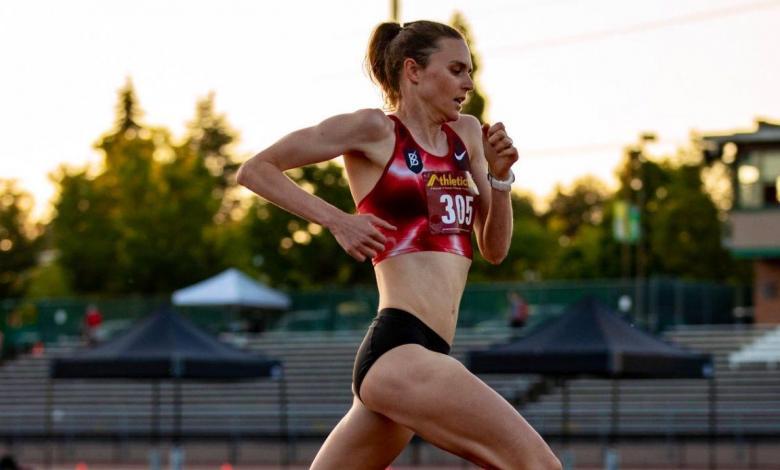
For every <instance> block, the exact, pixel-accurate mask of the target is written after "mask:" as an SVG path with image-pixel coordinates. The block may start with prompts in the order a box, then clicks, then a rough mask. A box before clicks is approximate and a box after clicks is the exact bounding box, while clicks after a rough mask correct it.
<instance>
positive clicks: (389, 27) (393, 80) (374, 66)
mask: <svg viewBox="0 0 780 470" xmlns="http://www.w3.org/2000/svg"><path fill="white" fill-rule="evenodd" d="M402 30H403V28H402V27H401V25H400V24H398V23H382V24H380V25H379V26H377V27H376V28H375V29H374V33H373V34H372V35H371V40H370V41H369V42H368V52H367V53H366V68H367V69H368V73H369V76H370V77H371V80H372V81H373V82H374V83H376V84H377V85H379V87H380V88H381V89H382V91H383V93H384V95H385V101H386V102H387V103H388V104H389V105H391V106H394V105H395V104H397V102H398V98H399V96H398V95H399V90H398V79H397V77H392V76H391V74H390V73H388V72H390V71H389V70H388V67H387V56H388V55H389V54H388V48H389V47H390V43H391V42H393V39H395V37H396V36H398V33H400V32H401V31H402Z"/></svg>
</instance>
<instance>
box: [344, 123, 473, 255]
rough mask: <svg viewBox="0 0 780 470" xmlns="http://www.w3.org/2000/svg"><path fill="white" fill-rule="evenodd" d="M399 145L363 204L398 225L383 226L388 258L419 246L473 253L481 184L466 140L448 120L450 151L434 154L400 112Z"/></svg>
mask: <svg viewBox="0 0 780 470" xmlns="http://www.w3.org/2000/svg"><path fill="white" fill-rule="evenodd" d="M389 117H390V118H391V119H392V120H393V121H394V122H395V147H394V149H393V155H392V157H390V160H389V161H388V162H387V165H385V168H384V171H383V172H382V176H380V178H379V181H377V183H376V185H375V186H374V187H373V188H372V189H371V191H370V192H369V193H368V194H367V195H366V196H365V197H364V198H363V199H362V200H361V201H360V202H359V203H358V205H357V210H358V213H361V214H374V215H376V216H377V217H379V218H381V219H384V220H386V221H387V222H389V223H390V224H392V225H394V226H395V227H396V228H397V230H387V229H384V228H382V227H379V226H377V229H378V230H379V231H380V232H382V234H383V235H384V236H385V237H386V238H387V242H386V243H385V249H384V251H382V252H380V253H378V254H377V256H375V257H374V258H373V259H372V262H373V263H374V265H377V264H379V262H381V261H382V260H384V259H387V258H390V257H392V256H397V255H401V254H405V253H414V252H418V251H443V252H447V253H454V254H457V255H461V256H465V257H467V258H469V259H471V257H472V246H471V232H472V228H473V224H474V217H476V211H477V202H478V199H477V197H476V196H477V194H478V191H477V189H476V185H475V184H474V180H473V179H472V177H471V172H470V170H471V165H470V160H469V155H468V152H467V150H466V145H465V144H464V143H463V141H462V140H461V139H460V137H458V134H456V133H455V131H453V130H452V128H450V127H449V126H448V125H446V124H444V125H442V130H443V131H444V133H445V134H446V136H447V144H448V150H447V154H446V155H444V156H438V155H433V154H430V153H428V152H426V151H425V150H423V148H422V147H420V146H419V145H418V144H417V142H415V141H414V138H413V137H412V135H411V133H410V132H409V130H408V129H407V128H406V126H404V125H403V123H402V122H401V120H400V119H398V118H397V117H396V116H393V115H390V116H389Z"/></svg>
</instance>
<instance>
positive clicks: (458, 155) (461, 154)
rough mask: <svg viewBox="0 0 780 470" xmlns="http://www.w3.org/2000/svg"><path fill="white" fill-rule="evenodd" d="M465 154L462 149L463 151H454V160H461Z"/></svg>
mask: <svg viewBox="0 0 780 470" xmlns="http://www.w3.org/2000/svg"><path fill="white" fill-rule="evenodd" d="M465 156H466V151H465V150H464V151H463V153H460V154H459V153H458V152H455V160H463V157H465Z"/></svg>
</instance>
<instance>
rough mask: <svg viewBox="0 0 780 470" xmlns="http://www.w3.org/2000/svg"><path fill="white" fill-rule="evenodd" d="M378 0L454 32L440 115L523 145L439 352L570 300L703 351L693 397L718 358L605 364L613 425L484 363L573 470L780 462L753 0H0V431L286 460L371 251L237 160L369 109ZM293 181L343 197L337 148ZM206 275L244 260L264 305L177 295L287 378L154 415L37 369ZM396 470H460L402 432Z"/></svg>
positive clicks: (388, 12)
mask: <svg viewBox="0 0 780 470" xmlns="http://www.w3.org/2000/svg"><path fill="white" fill-rule="evenodd" d="M391 18H396V19H397V20H399V21H401V22H404V21H412V20H416V19H431V20H436V21H441V22H446V23H449V24H452V25H454V26H455V27H457V28H459V29H460V30H461V31H462V32H463V33H464V36H465V37H466V38H467V40H468V42H469V44H470V46H471V51H472V55H473V61H474V64H475V72H474V76H475V80H476V84H477V88H476V90H475V92H474V93H473V95H472V96H471V98H470V100H469V102H468V103H467V105H466V108H465V110H464V112H467V113H469V114H473V115H475V116H477V117H478V118H479V119H480V120H482V121H484V122H491V123H492V122H496V121H502V122H504V123H505V124H506V126H507V128H508V130H509V132H510V134H511V135H512V137H513V139H514V141H515V142H516V145H517V146H518V148H519V151H520V160H519V161H518V162H517V164H516V165H515V168H514V171H515V173H516V174H517V183H516V186H515V190H514V191H513V194H512V197H513V208H514V221H515V226H514V233H513V241H512V247H511V250H510V254H509V256H508V258H507V259H506V261H505V262H504V263H502V264H501V265H500V266H493V265H490V264H489V263H487V262H485V261H484V260H481V259H480V258H479V257H478V256H477V257H475V262H474V265H473V267H472V271H471V273H470V278H469V284H468V286H467V289H466V293H465V295H464V299H463V303H462V307H461V313H460V320H459V321H460V323H459V328H460V330H459V333H458V335H459V336H458V337H457V338H456V347H455V349H454V351H453V353H454V355H455V356H456V357H457V358H459V359H462V360H464V358H465V357H466V353H467V352H468V350H470V349H475V348H476V349H480V348H486V347H488V346H489V345H491V344H494V343H497V342H502V341H509V340H513V339H522V338H524V337H529V336H530V335H532V334H534V332H536V331H538V330H539V328H542V327H543V326H544V325H545V324H546V323H547V322H552V321H555V320H556V319H557V318H559V317H560V316H561V315H562V314H563V313H564V312H566V309H567V308H568V307H569V306H571V305H572V304H574V303H575V302H576V301H577V300H579V299H581V298H583V297H585V296H593V297H595V298H597V299H599V300H600V301H601V302H603V304H604V305H605V306H606V307H608V308H610V309H612V310H613V311H614V313H615V315H618V316H620V318H622V319H624V320H625V321H627V322H628V323H629V324H631V325H633V327H634V328H636V329H639V330H642V331H645V332H649V333H652V334H654V335H656V336H658V337H660V338H662V339H663V340H664V341H668V342H671V343H675V344H678V345H682V346H684V347H686V348H689V349H693V350H697V351H699V352H704V353H709V354H712V355H713V359H714V381H715V384H716V385H717V388H718V392H717V399H716V401H715V404H714V405H713V404H712V403H713V401H712V396H711V395H710V387H711V381H702V380H693V379H675V380H671V381H669V380H643V381H636V382H634V381H631V380H623V379H621V380H620V382H621V385H620V387H619V390H618V392H617V394H618V395H619V396H620V400H619V405H618V406H617V408H618V411H620V413H619V415H620V418H619V423H618V426H617V427H614V426H613V424H611V423H612V422H611V420H610V413H611V412H612V410H614V409H615V408H616V405H615V404H614V403H615V400H614V398H615V396H614V395H612V393H613V392H612V390H613V384H612V383H611V381H609V380H605V379H602V378H579V379H575V380H572V381H569V384H568V390H569V393H570V395H571V397H572V398H571V399H572V402H571V403H570V411H567V413H570V416H569V418H570V421H567V422H566V423H564V422H563V421H562V419H563V418H562V417H561V413H562V409H563V401H564V394H563V390H564V388H563V387H562V385H563V384H562V382H560V381H558V380H557V379H556V378H550V377H542V376H539V375H528V374H519V375H506V376H498V377H496V376H490V377H484V378H485V380H486V381H488V383H490V384H491V385H493V386H494V387H495V388H496V389H497V390H498V391H499V393H502V395H504V396H505V397H507V398H508V399H509V400H510V401H512V403H513V404H515V405H516V406H517V407H518V408H519V409H520V412H521V413H522V414H523V415H524V416H525V417H526V418H527V419H528V420H529V421H530V422H531V424H532V425H534V427H535V428H537V429H538V430H539V431H540V432H541V433H542V434H543V435H545V437H547V438H548V439H550V442H551V443H552V444H553V445H554V446H555V448H556V450H557V451H560V452H561V454H562V455H563V454H565V455H566V456H567V462H568V463H569V464H570V465H571V466H576V467H577V468H580V467H582V468H587V467H588V466H592V467H594V468H595V467H601V466H602V465H607V463H609V464H610V465H613V467H612V468H617V467H614V465H620V466H622V467H623V468H697V467H700V468H713V466H717V465H720V466H721V468H776V467H773V465H776V462H777V458H778V457H780V456H778V455H777V443H778V438H780V376H778V374H777V372H776V369H775V364H776V363H777V361H778V359H779V358H780V329H778V323H780V87H778V86H777V83H780V62H779V61H777V60H776V58H777V53H776V45H777V44H780V28H778V27H777V25H778V24H780V1H769V0H767V1H747V0H709V1H704V0H685V1H677V2H672V1H665V0H647V1H638V2H631V3H630V4H629V3H626V2H618V1H615V0H580V1H575V0H548V1H536V0H517V1H508V0H507V1H504V0H486V1H481V2H474V1H465V0H464V1H455V0H451V1H434V0H429V1H419V0H418V1H412V0H406V1H403V0H397V1H391V0H371V1H347V0H333V1H330V2H314V1H311V2H305V1H301V2H287V3H285V2H277V3H267V2H251V1H231V2H216V1H212V0H198V1H186V2H185V1H169V2H152V1H136V2H132V3H126V2H117V1H102V2H98V1H84V0H74V1H70V2H56V1H45V0H32V1H25V2H22V1H15V0H10V1H5V2H2V3H0V44H2V46H0V63H1V64H2V66H3V73H2V75H1V78H0V103H1V105H0V110H1V111H0V141H2V143H3V144H2V146H0V351H2V356H0V357H2V359H0V361H2V363H1V364H2V365H0V390H3V392H2V394H0V438H1V439H2V441H0V450H2V449H5V451H6V452H7V453H10V454H14V455H16V456H17V458H18V460H20V461H22V462H28V463H30V465H34V466H38V465H45V466H49V467H51V466H55V465H62V466H63V467H62V468H72V467H73V465H75V464H76V463H79V462H82V461H83V462H87V463H90V464H92V466H93V467H94V465H96V464H100V465H107V466H108V468H113V467H112V465H115V466H116V465H119V463H122V464H125V463H130V464H133V463H136V464H137V463H139V462H140V464H141V465H145V464H146V461H147V457H148V450H149V449H150V448H155V447H157V448H159V446H167V445H169V442H172V441H173V440H175V441H176V443H177V445H181V446H184V448H186V449H187V453H186V455H187V457H186V461H187V463H188V464H193V465H206V466H207V467H204V468H218V465H222V464H228V465H231V466H235V467H236V468H254V467H253V466H258V465H268V466H271V467H273V466H277V465H295V464H299V465H305V464H306V463H307V462H308V461H310V460H311V457H312V456H313V453H314V452H316V449H317V447H318V446H319V445H320V443H321V442H322V440H323V439H324V436H325V435H326V434H327V432H328V431H329V430H330V429H331V428H332V427H333V425H335V423H336V422H337V420H338V419H339V418H340V417H341V416H342V415H343V413H344V412H345V411H346V410H347V408H348V406H349V403H350V391H349V383H350V377H349V371H350V368H351V361H352V358H353V355H354V352H355V350H356V348H357V345H358V344H359V342H360V339H361V338H362V335H363V334H364V331H365V328H366V326H367V325H368V323H369V322H370V319H371V318H372V316H373V315H374V313H375V311H376V305H377V293H376V289H375V287H374V275H373V271H372V269H371V265H370V263H357V262H355V261H354V260H353V259H352V258H350V257H349V256H348V255H346V254H345V253H343V252H342V251H341V250H340V248H339V247H338V245H337V243H336V242H335V240H334V239H333V237H332V236H331V235H330V234H329V233H328V232H327V231H325V230H323V228H322V227H321V226H319V225H316V224H311V223H308V222H307V221H304V220H302V219H299V218H297V217H295V216H291V215H290V214H287V213H286V212H284V211H281V210H280V209H278V208H276V207H275V206H273V205H271V204H269V203H266V202H265V201H263V200H260V199H259V198H257V197H255V196H253V195H252V194H251V193H249V192H248V191H246V190H245V189H243V188H239V187H237V185H236V182H235V172H236V170H237V168H238V166H239V165H240V164H241V162H243V161H244V160H246V159H247V158H249V157H251V156H252V155H253V154H255V153H256V152H258V151H260V150H262V149H263V148H265V147H266V146H268V145H270V144H272V143H273V142H274V141H276V140H277V139H279V138H280V137H282V136H283V135H285V134H286V133H288V132H291V131H292V130H295V129H297V128H301V127H306V126H310V125H314V124H316V123H318V122H319V121H321V120H322V119H324V118H326V117H328V116H331V115H334V114H339V113H346V112H352V111H354V110H356V109H359V108H377V107H382V105H383V104H382V99H381V93H380V92H379V90H378V89H377V88H376V87H375V86H374V85H373V84H372V83H371V82H370V80H369V78H368V76H367V73H366V72H365V70H364V67H363V58H364V54H365V48H366V45H367V42H368V38H369V36H370V33H371V31H372V29H373V28H374V27H375V26H376V25H377V24H378V23H380V22H382V21H386V20H388V19H391ZM288 176H290V178H292V179H293V180H295V181H296V182H298V183H299V184H301V185H302V186H303V187H304V188H305V189H307V190H308V191H310V192H312V193H314V194H316V195H318V196H321V197H323V198H324V199H326V200H328V201H329V202H331V203H333V204H334V205H336V206H338V207H340V208H342V209H344V210H345V211H354V203H353V201H352V199H351V196H350V194H349V190H348V188H347V185H346V181H345V179H344V177H343V174H342V163H341V160H340V159H335V160H333V161H332V162H328V163H324V164H320V165H316V166H312V167H307V168H303V169H299V170H294V171H290V172H289V173H288ZM230 268H233V269H235V270H236V271H237V272H239V273H243V274H242V276H245V278H244V277H237V278H236V279H243V280H239V281H235V282H237V283H240V285H241V286H244V287H241V288H238V287H236V289H239V290H240V289H243V288H247V289H249V288H250V287H246V286H251V288H257V289H260V290H261V291H263V292H266V293H269V292H271V293H272V294H273V295H277V296H282V298H284V299H286V300H285V301H284V302H282V303H278V302H277V303H263V302H255V301H247V300H246V297H243V298H242V297H241V296H238V297H237V298H235V299H228V300H220V301H208V302H206V301H203V302H200V303H198V302H195V303H194V304H192V305H177V306H175V310H176V311H177V312H179V313H180V314H182V315H184V316H185V317H186V318H188V319H189V320H191V321H192V322H193V323H195V324H197V325H198V326H199V327H201V328H203V329H205V330H206V331H208V332H209V333H211V334H212V335H216V336H218V337H220V338H221V339H222V340H224V341H227V342H230V343H232V344H233V345H235V346H237V347H239V348H242V349H244V350H248V351H262V352H263V353H266V354H269V355H271V356H273V357H275V358H278V359H280V360H281V361H282V362H283V363H284V369H285V374H284V376H285V381H284V382H285V383H284V385H283V386H284V387H285V389H286V390H285V391H286V393H287V395H286V397H285V398H280V396H281V395H279V393H278V390H279V388H280V387H281V386H282V381H280V380H279V378H278V377H275V378H274V377H271V378H270V379H263V380H256V381H249V382H241V384H242V385H240V386H238V385H236V384H214V383H207V384H201V383H184V384H183V385H182V389H181V393H182V397H183V398H181V400H183V406H182V407H181V409H180V411H181V415H180V417H179V418H177V417H176V416H177V412H176V407H175V406H174V403H173V402H174V401H175V400H174V398H175V396H176V393H174V391H175V390H176V387H178V385H175V384H174V383H168V382H162V383H160V384H159V385H157V386H158V387H160V388H159V389H158V394H157V395H155V393H154V388H153V386H151V385H150V384H148V383H139V382H133V381H127V380H125V381H121V380H119V381H118V380H113V381H108V382H92V381H82V380H66V381H64V382H63V381H51V380H50V379H49V372H48V371H49V369H48V364H49V361H50V360H51V359H54V358H59V357H67V356H68V355H70V354H73V353H74V352H75V351H79V350H80V349H81V348H86V347H89V346H93V347H95V346H98V345H100V344H108V343H110V342H111V340H112V339H115V338H116V337H118V336H121V335H122V334H123V332H125V331H126V330H128V329H130V328H133V326H134V325H137V324H138V322H140V321H142V319H144V318H146V317H147V316H148V315H149V314H150V313H152V312H153V311H155V310H156V309H157V308H159V307H160V306H161V305H168V304H170V303H171V302H172V294H173V293H174V292H175V291H178V290H180V289H184V288H186V287H188V286H192V285H194V284H197V283H199V282H201V281H203V280H205V279H208V278H211V277H212V276H215V275H218V274H220V273H224V272H225V271H226V270H228V269H230ZM254 283H257V284H254ZM237 285H238V284H237ZM242 292H243V291H242ZM253 295H254V294H253ZM256 295H259V294H256ZM276 298H277V299H278V298H279V297H276ZM212 300H213V299H212ZM58 383H59V384H58ZM58 390H59V391H58ZM155 396H158V397H159V400H160V406H161V408H160V413H161V414H160V416H159V419H160V421H159V423H158V424H159V426H158V431H156V432H155V431H153V428H154V426H153V422H154V420H155V419H157V418H155V417H154V414H153V412H152V408H150V403H151V402H152V401H153V400H154V397H155ZM713 413H714V414H713ZM714 418H716V422H715V423H714V425H713V419H714ZM177 419H180V420H181V421H180V422H179V425H181V427H180V428H176V422H177ZM282 421H284V422H283V423H282ZM280 424H283V425H284V426H283V427H280ZM150 429H152V431H150ZM177 429H178V430H177ZM155 436H156V437H155ZM177 436H178V439H173V438H174V437H177ZM154 439H157V440H154ZM166 449H167V448H166ZM615 449H618V450H619V456H620V457H619V458H618V457H615V456H617V455H618V453H617V452H615V453H613V452H612V451H613V450H615ZM0 454H2V452H0ZM606 456H609V459H608V458H606ZM163 460H164V459H163ZM152 463H154V461H152ZM158 463H159V462H158ZM399 464H400V465H409V466H411V465H439V466H442V467H448V466H449V467H455V468H466V465H465V463H463V462H461V461H460V460H457V459H454V458H452V457H450V456H447V455H445V454H443V453H441V452H440V451H437V450H436V449H435V448H433V447H431V446H428V445H427V444H425V443H424V442H422V441H419V442H418V441H414V442H413V444H412V445H411V446H410V448H409V450H408V452H406V453H405V454H404V455H402V457H401V458H399ZM209 465H210V466H209Z"/></svg>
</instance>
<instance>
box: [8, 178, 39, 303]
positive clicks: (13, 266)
mask: <svg viewBox="0 0 780 470" xmlns="http://www.w3.org/2000/svg"><path fill="white" fill-rule="evenodd" d="M32 205H33V199H32V196H30V194H29V193H27V192H25V191H23V190H21V189H20V188H19V187H18V185H17V182H16V181H15V180H8V179H0V298H2V297H17V296H21V295H22V294H23V293H24V289H25V276H24V273H25V271H26V270H28V269H30V268H31V267H33V266H34V265H35V262H36V256H37V254H38V250H39V245H40V243H39V237H38V234H37V227H35V226H33V224H32V222H31V221H30V209H31V208H32Z"/></svg>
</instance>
